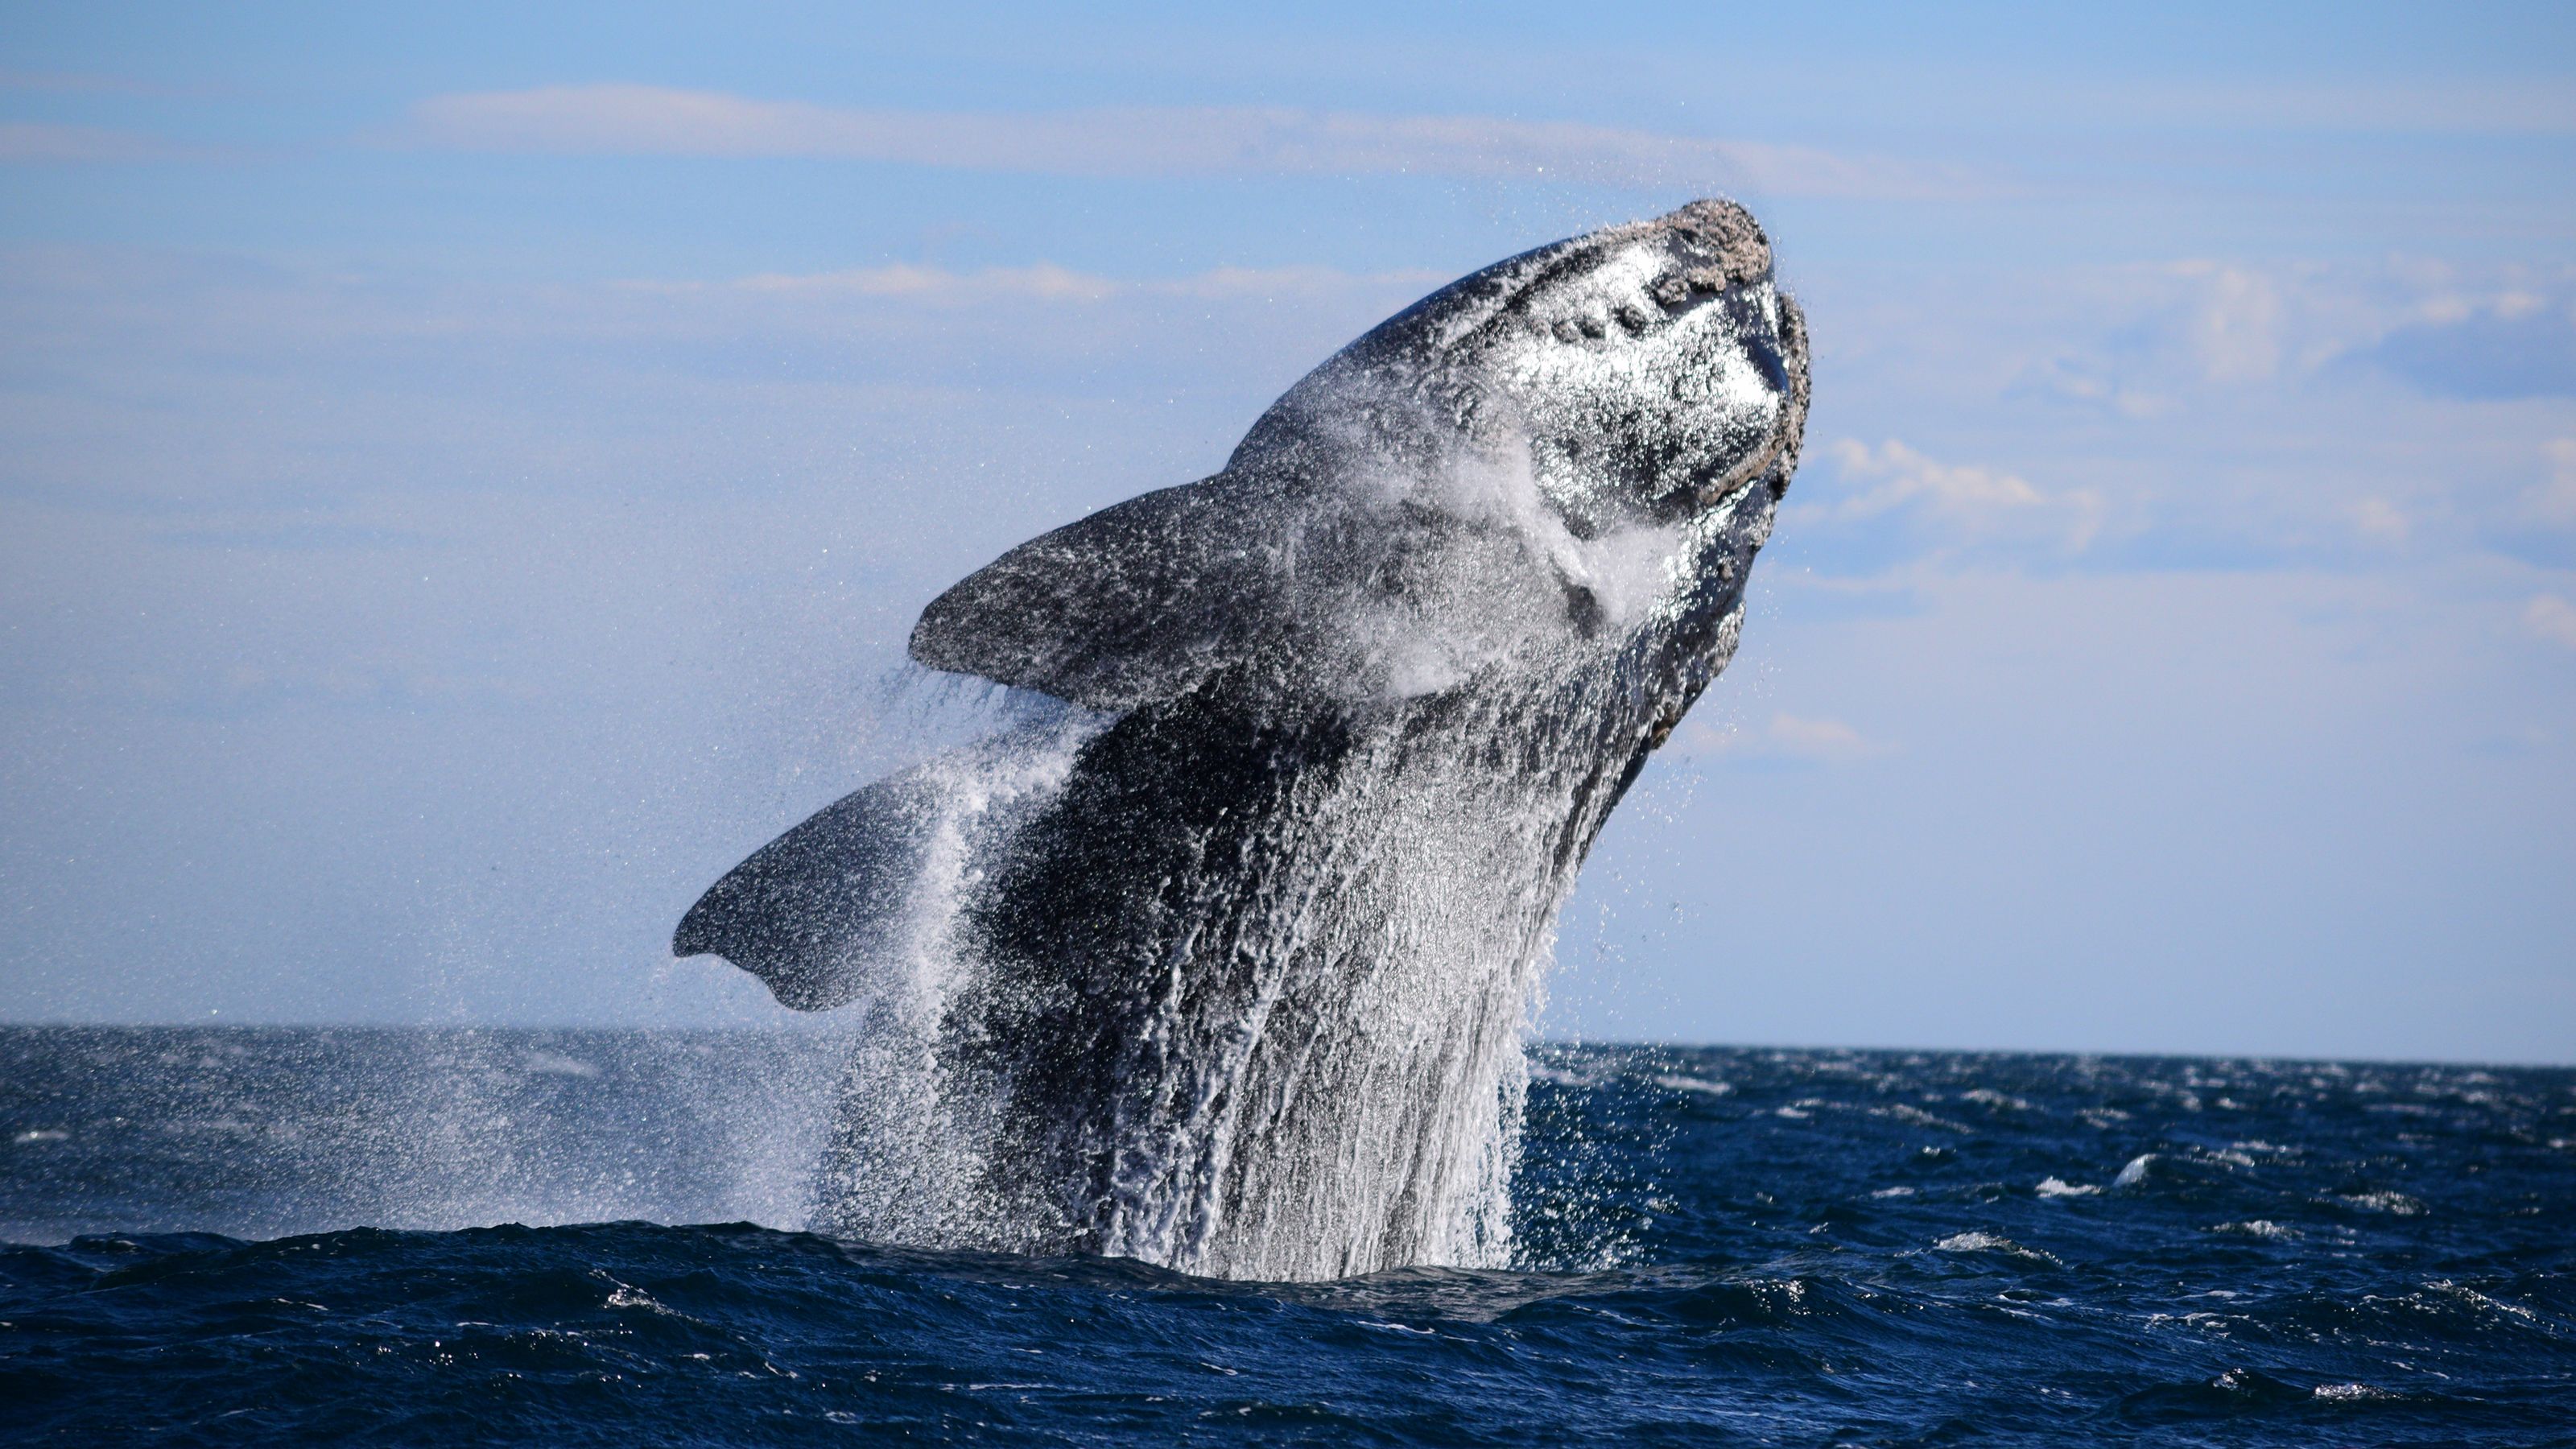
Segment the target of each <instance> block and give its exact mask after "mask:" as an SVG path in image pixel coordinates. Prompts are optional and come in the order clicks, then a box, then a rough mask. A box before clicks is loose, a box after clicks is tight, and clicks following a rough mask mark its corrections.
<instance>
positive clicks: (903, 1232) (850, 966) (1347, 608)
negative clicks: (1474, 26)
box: [673, 201, 1807, 1278]
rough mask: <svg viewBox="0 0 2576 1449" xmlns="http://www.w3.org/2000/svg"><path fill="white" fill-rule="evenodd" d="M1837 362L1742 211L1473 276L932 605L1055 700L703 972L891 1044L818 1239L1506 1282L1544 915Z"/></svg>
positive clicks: (698, 914)
mask: <svg viewBox="0 0 2576 1449" xmlns="http://www.w3.org/2000/svg"><path fill="white" fill-rule="evenodd" d="M1806 403H1807V344H1806V335H1805V327H1804V323H1803V321H1802V319H1801V317H1800V315H1799V312H1798V310H1797V308H1796V307H1795V305H1794V304H1793V303H1791V301H1790V300H1789V299H1788V298H1787V297H1786V296H1784V295H1782V294H1781V293H1780V292H1779V291H1778V290H1777V289H1776V288H1775V287H1774V285H1773V281H1772V262H1771V250H1770V245H1769V243H1768V241H1767V240H1766V239H1765V238H1764V236H1763V234H1762V232H1761V230H1760V228H1759V227H1758V226H1756V225H1755V223H1754V221H1753V219H1752V218H1751V216H1749V215H1748V214H1747V213H1746V212H1744V211H1743V210H1742V209H1741V208H1740V207H1737V206H1735V205H1734V204H1732V203H1729V202H1723V201H1701V202H1695V203H1693V204H1691V205H1689V206H1686V207H1684V208H1682V209H1681V210H1679V211H1676V212H1674V213H1672V214H1671V215H1669V216H1665V217H1662V218H1660V219H1657V220H1654V221H1647V222H1638V223H1634V224H1631V225H1626V226H1618V227H1612V228H1608V229H1605V230H1602V231H1597V232H1592V233H1589V234H1587V235H1584V236H1579V237H1575V238H1572V239H1570V240H1567V241H1563V242H1558V243H1556V244H1554V245H1551V246H1546V247H1541V248H1539V249H1537V250H1535V251H1531V252H1527V253H1524V254H1522V255H1520V256H1517V257H1514V258H1512V259H1510V260H1508V261H1504V262H1500V263H1497V264H1495V265H1493V266H1491V267H1487V268H1485V269H1484V270H1482V271H1479V272H1477V273H1475V274H1473V275H1472V276H1469V277H1466V278H1464V279H1462V280H1460V281H1458V282H1455V283H1453V284H1451V285H1449V286H1447V287H1444V288H1442V289H1441V290H1439V291H1438V292H1435V293H1433V294H1432V295H1431V296H1429V297H1427V298H1425V299H1423V300H1422V301H1421V302H1419V303H1417V304H1415V305H1414V306H1412V307H1411V308H1408V309H1407V310H1405V311H1404V312H1401V313H1399V314H1397V315H1396V316H1395V317H1393V318H1390V319H1389V320H1387V321H1386V322H1384V323H1382V324H1380V325H1379V326H1378V327H1377V328H1375V329H1374V330H1372V331H1370V332H1369V333H1368V334H1367V335H1365V336H1363V337H1361V338H1360V339H1359V340H1358V341H1356V342H1354V343H1352V344H1351V345H1350V346H1348V347H1346V348H1344V349H1343V350H1342V351H1341V352H1339V353H1338V354H1336V355H1335V356H1333V357H1332V358H1331V359H1329V360H1328V361H1326V362H1325V363H1324V364H1323V365H1322V366H1320V367H1318V368H1316V369H1315V370H1314V371H1313V372H1311V373H1309V374H1307V376H1306V377H1305V378H1304V379H1303V380H1301V381H1300V382H1298V383H1297V385H1296V386H1295V387H1293V388H1291V389H1289V391H1288V392H1287V394H1286V395H1285V396H1283V397H1281V398H1280V399H1279V401H1278V402H1277V403H1276V404H1274V405H1273V406H1272V407H1271V408H1270V410H1269V411H1268V412H1266V413H1264V414H1263V415H1262V416H1261V418H1260V420H1259V421H1257V422H1256V423H1254V425H1253V427H1252V430H1251V432H1250V433H1249V434H1247V435H1246V436H1245V438H1244V440H1243V442H1242V444H1241V445H1240V446H1239V447H1237V448H1236V449H1235V452H1234V455H1233V457H1232V458H1231V459H1229V460H1228V461H1227V463H1226V466H1225V468H1224V470H1223V471H1222V472H1219V473H1217V474H1216V475H1214V476H1213V477H1210V478H1206V479H1203V480H1201V481H1199V482H1196V483H1191V484H1187V485H1184V486H1181V487H1177V488H1167V489H1164V490H1162V491H1160V492H1154V493H1147V494H1144V495H1142V496H1140V497H1137V498H1133V499H1130V500H1128V501H1127V502H1125V503H1121V504H1118V505H1116V506H1114V507H1111V508H1107V509H1104V510H1102V511H1101V512H1099V513H1095V514H1093V515H1091V516H1090V517H1088V518H1084V519H1082V520H1080V521H1078V522H1075V523H1072V524H1069V525H1067V526H1065V527H1063V528H1060V529H1057V530H1056V531H1054V532H1053V533H1049V534H1046V535H1043V536H1042V537H1039V538H1036V539H1034V540H1032V541H1030V542H1028V543H1026V544H1023V545H1021V546H1020V547H1018V548H1016V549H1013V550H1012V551H1011V552H1009V553H1007V554H1004V555H1003V556H1002V557H1001V558H1000V559H998V560H996V561H995V562H993V563H992V564H990V565H988V566H986V567H985V568H984V569H982V570H980V571H979V572H977V573H975V574H973V575H972V576H970V577H968V578H967V579H965V580H964V581H963V582H961V583H959V584H957V585H956V586H955V587H953V588H951V589H950V590H948V592H946V593H945V594H943V595H941V596H940V597H939V598H938V599H936V600H935V601H933V602H932V603H931V605H930V606H929V608H928V609H927V610H925V611H924V612H923V614H922V616H921V621H920V623H919V625H918V627H917V628H916V629H915V630H914V632H913V635H912V642H911V652H912V655H913V657H914V658H915V659H916V660H918V661H919V662H921V663H922V664H925V665H928V666H930V667H931V668H933V669H938V670H947V671H954V672H956V673H960V674H967V675H975V676H980V677H982V678H984V679H987V680H992V681H997V682H999V683H1001V684H1004V685H1009V686H1012V687H1014V688H1015V689H1018V690H1024V691H1035V692H1037V693H1039V694H1042V695H1045V696H1050V697H1052V698H1053V699H1054V700H1056V701H1061V702H1062V704H1063V706H1064V707H1062V708H1060V709H1059V710H1058V711H1057V712H1056V714H1055V715H1054V716H1053V717H1052V718H1046V717H1041V718H1038V719H1036V720H1035V721H1034V722H1032V723H1030V724H1027V725H1025V726H1023V727H1022V728H1021V729H1019V730H1018V731H1017V732H1015V733H1005V734H1004V735H1002V736H999V737H996V738H994V739H989V740H986V741H984V742H981V743H979V744H977V745H973V746H969V747H968V748H966V749H965V750H961V751H958V752H955V753H953V754H951V755H948V756H943V757H941V758H939V759H935V760H932V761H931V762H929V763H927V764H925V765H922V766H919V767H916V768H914V769H912V770H909V771H905V772H903V773H901V774H898V775H895V776H893V777H891V778H889V779H887V780H884V781H881V782H879V783H878V784H876V785H873V786H870V787H869V788H867V789H864V790H861V791H859V792H858V793H857V794H854V795H851V796H849V797H848V798H846V799H844V800H842V801H841V802H839V803H838V804H835V805H833V806H831V807H830V808H828V809H826V810H824V811H823V812H822V813H820V814H818V815H816V816H814V817H813V818H812V819H810V820H807V821H806V822H805V823H804V824H802V825H799V826H797V827H796V828H795V829H793V830H791V831H789V832H788V833H787V834H786V835H784V836H781V837H780V838H779V839H778V840H776V841H774V842H772V843H771V844H770V845H768V846H766V847H764V848H763V849H761V850H760V851H759V852H757V853H756V854H754V855H753V856H752V857H751V858H750V859H748V860H746V861H744V862H743V864H742V865H741V866H739V867H737V868H736V869H735V870H734V871H733V872H732V873H731V874H729V875H727V876H725V877H724V878H723V879H722V880H721V881H719V882H717V883H716V884H715V885H714V886H713V887H712V888H710V889H709V890H708V891H707V892H706V894H705V895H704V897H702V898H701V899H700V900H699V901H698V903H697V904H696V906H695V907H694V908H693V909H691V910H690V911H689V912H688V914H687V916H686V918H685V919H683V920H682V921H681V923H680V926H679V930H678V932H677V934H676V936H675V937H674V940H673V949H674V950H675V951H676V952H677V953H678V954H680V955H683V956H687V955H696V954H700V953H707V952H713V953H716V954H719V955H722V956H723V957H725V958H726V959H728V960H730V961H732V962H733V963H735V964H736V965H739V966H741V967H743V968H745V969H747V970H749V971H751V972H753V973H755V974H756V975H758V976H759V977H760V978H761V979H762V980H763V981H764V982H766V983H767V984H768V985H769V987H770V989H771V990H772V991H773V992H774V993H775V994H776V995H777V997H778V999H779V1000H781V1001H783V1002H785V1003H786V1004H788V1005H790V1006H795V1007H801V1008H806V1009H822V1008H827V1007H834V1006H842V1005H850V1004H854V1003H855V1004H856V1009H859V1010H862V1011H865V1012H869V1013H871V1014H872V1015H871V1016H870V1021H871V1023H872V1026H871V1030H870V1031H869V1032H867V1033H863V1034H862V1038H861V1040H862V1045H861V1047H860V1049H859V1051H858V1054H857V1056H856V1058H854V1061H853V1065H852V1068H851V1071H850V1077H849V1081H848V1083H847V1084H846V1085H845V1088H844V1092H845V1096H844V1104H843V1110H842V1118H841V1122H840V1126H839V1128H838V1130H837V1132H836V1145H835V1151H834V1157H833V1161H832V1163H831V1164H830V1165H829V1167H828V1168H827V1171H826V1173H825V1178H826V1181H827V1190H826V1193H825V1198H824V1202H823V1205H822V1207H821V1209H820V1211H819V1213H818V1219H819V1225H820V1226H824V1227H827V1228H832V1229H836V1230H841V1231H847V1232H852V1233H857V1234H861V1235H866V1236H872V1237H878V1238H887V1239H894V1240H903V1241H915V1242H927V1243H936V1244H943V1245H951V1246H977V1247H997V1248H1006V1249H1013V1250H1020V1251H1033V1252H1094V1253H1111V1254H1122V1255H1127V1256H1133V1257H1139V1258H1144V1259H1148V1260H1151V1261H1154V1262H1159V1263H1163V1264H1167V1265H1169V1266H1172V1267H1177V1268H1182V1269H1186V1270H1189V1271H1193V1272H1200V1273H1210V1274H1220V1275H1227V1276H1235V1277H1267V1278H1318V1277H1332V1276H1339V1275H1345V1274H1352V1273H1361V1272H1367V1271H1371V1270H1374V1269H1378V1268H1382V1267H1389V1266H1395V1265H1401V1264H1410V1263H1456V1264H1499V1263H1501V1262H1503V1261H1505V1260H1506V1258H1507V1255H1508V1236H1509V1224H1508V1186H1509V1174H1510V1170H1511V1164H1512V1157H1513V1152H1514V1146H1515V1139H1516V1135H1517V1130H1518V1123H1519V1117H1520V1108H1521V1094H1522V1086H1523V1080H1524V1078H1523V1067H1522V1061H1521V1050H1520V1034H1521V1030H1522V1025H1523V1020H1524V1017H1525V1015H1526V1011H1527V1007H1528V1003H1529V1002H1530V1001H1531V1000H1532V995H1533V991H1534V989H1535V987H1536V986H1537V984H1538V978H1539V975H1540V973H1541V972H1542V971H1543V970H1544V967H1545V965H1546V962H1547V960H1548V958H1549V955H1550V952H1551V949H1552V938H1553V931H1554V926H1555V919H1556V914H1557V910H1558V907H1559V905H1560V904H1561V903H1562V902H1563V900H1564V898H1565V896H1566V894H1567V893H1568V891H1569V890H1570V889H1571V887H1572V885H1573V881H1574V876H1575V872H1576V870H1577V868H1578V867H1579V866H1580V864H1581V862H1582V860H1583V857H1584V854H1585V852H1586V851H1587V850H1588V849H1589V848H1590V846H1591V843H1592V840H1593V838H1594V837H1595V835H1596V834H1598V832H1599V831H1600V829H1601V826H1602V823H1603V821H1604V820H1605V819H1606V818H1607V817H1608V815H1609V813H1610V810H1611V808H1612V807H1613V806H1614V805H1615V804H1616V803H1617V802H1618V799H1619V797H1620V795H1621V793H1622V792H1623V791H1624V790H1625V789H1626V788H1627V787H1628V785H1629V783H1630V782H1631V781H1632V780H1634V779H1635V778H1636V776H1637V772H1638V771H1639V769H1640V768H1641V767H1642V766H1643V764H1644V762H1645V760H1646V757H1647V755H1648V753H1649V752H1650V751H1652V750H1653V749H1655V748H1656V747H1657V746H1658V745H1660V744H1661V743H1662V742H1663V741H1664V739H1665V737H1666V736H1667V735H1669V734H1670V733H1671V731H1672V729H1673V726H1674V725H1675V723H1676V722H1677V721H1679V719H1680V718H1681V716H1682V713H1683V711H1684V710H1686V709H1688V708H1689V707H1690V705H1691V702H1692V701H1693V700H1694V699H1696V698H1697V697H1698V695H1699V694H1700V692H1701V690H1702V689H1704V688H1705V687H1706V686H1707V685H1708V683H1709V681H1710V680H1711V679H1713V678H1714V677H1715V676H1716V675H1717V673H1718V671H1719V670H1720V669H1721V668H1722V667H1723V666H1724V665H1725V663H1726V661H1727V659H1728V657H1729V656H1730V655H1731V654H1732V653H1733V652H1734V649H1735V645H1736V638H1737V632H1738V629H1739V627H1740V625H1741V622H1742V619H1743V597H1744V586H1745V574H1746V569H1747V567H1748V566H1749V565H1750V564H1751V562H1752V559H1753V555H1754V553H1755V552H1756V551H1757V550H1758V549H1759V548H1760V547H1761V546H1762V543H1763V541H1764V539H1765V538H1766V537H1767V536H1768V534H1769V531H1770V528H1771V521H1772V515H1773V511H1774V509H1775V507H1776V505H1777V503H1778V500H1779V498H1780V496H1781V494H1782V493H1783V491H1784V490H1785V489H1786V488H1787V486H1788V482H1789V477H1790V474H1791V472H1792V470H1793V469H1794V468H1795V466H1796V463H1797V455H1798V444H1799V438H1800V433H1801V430H1802V428H1803V425H1804V422H1805V414H1806Z"/></svg>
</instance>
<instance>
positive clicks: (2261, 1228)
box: [2210, 1218, 2299, 1241]
mask: <svg viewBox="0 0 2576 1449" xmlns="http://www.w3.org/2000/svg"><path fill="white" fill-rule="evenodd" d="M2210 1231H2211V1232H2213V1233H2228V1234H2231V1235H2233V1236H2236V1237H2241V1238H2271V1239H2274V1240H2276V1241H2280V1240H2286V1239H2290V1238H2295V1237H2297V1236H2298V1235H2299V1230H2298V1229H2296V1228H2291V1227H2284V1226H2282V1225H2281V1224H2279V1223H2276V1222H2274V1221H2272V1220H2271V1219H2270V1218H2248V1219H2246V1220H2245V1221H2244V1222H2241V1223H2220V1224H2219V1225H2218V1226H2216V1227H2214V1228H2211V1229H2210Z"/></svg>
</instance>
